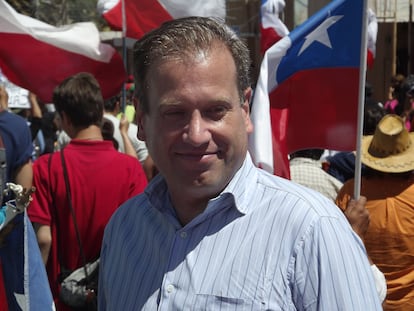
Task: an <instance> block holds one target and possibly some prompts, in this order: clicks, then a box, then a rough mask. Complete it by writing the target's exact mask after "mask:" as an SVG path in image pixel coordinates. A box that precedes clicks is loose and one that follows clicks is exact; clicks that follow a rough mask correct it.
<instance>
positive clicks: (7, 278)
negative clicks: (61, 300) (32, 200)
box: [0, 211, 55, 311]
mask: <svg viewBox="0 0 414 311" xmlns="http://www.w3.org/2000/svg"><path fill="white" fill-rule="evenodd" d="M12 221H13V223H14V227H13V229H12V231H11V233H10V234H8V235H7V238H6V241H5V242H4V244H3V245H1V246H0V269H1V270H0V310H1V311H3V310H4V311H6V310H16V311H17V310H27V311H30V310H33V311H37V310H45V311H47V310H55V306H54V303H53V298H52V293H51V291H50V287H49V280H48V278H47V274H46V269H45V265H44V263H43V261H42V257H41V255H40V250H39V246H38V244H37V240H36V235H35V233H34V230H33V226H32V223H31V222H30V220H29V218H28V217H27V214H26V211H25V212H24V213H21V214H18V215H17V216H16V217H15V218H14V219H13V220H12Z"/></svg>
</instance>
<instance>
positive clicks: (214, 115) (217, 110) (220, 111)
mask: <svg viewBox="0 0 414 311" xmlns="http://www.w3.org/2000/svg"><path fill="white" fill-rule="evenodd" d="M227 111H228V109H227V108H226V107H224V106H216V107H214V108H211V109H209V110H208V111H207V114H208V116H209V118H211V119H215V120H218V119H221V118H223V117H224V115H225V114H226V113H227Z"/></svg>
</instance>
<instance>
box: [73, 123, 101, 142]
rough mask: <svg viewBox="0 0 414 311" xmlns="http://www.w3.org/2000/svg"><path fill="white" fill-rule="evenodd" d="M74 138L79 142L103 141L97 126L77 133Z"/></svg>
mask: <svg viewBox="0 0 414 311" xmlns="http://www.w3.org/2000/svg"><path fill="white" fill-rule="evenodd" d="M72 138H73V139H79V140H103V137H102V132H101V129H100V127H98V126H96V125H91V126H89V127H87V128H84V129H81V130H79V131H77V132H75V135H74V136H73V137H72Z"/></svg>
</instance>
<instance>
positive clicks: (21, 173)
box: [14, 159, 33, 189]
mask: <svg viewBox="0 0 414 311" xmlns="http://www.w3.org/2000/svg"><path fill="white" fill-rule="evenodd" d="M14 181H15V183H16V184H18V185H21V186H22V187H23V189H30V188H31V187H32V183H33V169H32V160H31V159H28V160H27V162H26V163H25V164H23V165H21V166H20V167H19V168H18V169H17V170H16V171H15V172H14Z"/></svg>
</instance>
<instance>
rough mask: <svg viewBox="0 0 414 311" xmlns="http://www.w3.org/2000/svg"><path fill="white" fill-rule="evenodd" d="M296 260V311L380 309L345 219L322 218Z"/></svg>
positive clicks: (361, 249)
mask: <svg viewBox="0 0 414 311" xmlns="http://www.w3.org/2000/svg"><path fill="white" fill-rule="evenodd" d="M295 257H296V258H295V263H294V267H293V268H292V271H293V272H292V273H293V275H292V280H293V284H294V285H293V291H292V294H293V299H294V301H295V305H296V306H297V307H298V310H350V311H351V310H352V311H358V310H361V311H366V310H382V308H381V306H380V302H379V298H378V294H377V291H376V288H375V282H374V278H373V274H372V271H371V268H370V265H369V262H368V258H367V255H366V252H365V248H364V246H363V244H362V242H361V240H360V239H359V238H358V237H357V236H356V234H354V232H353V231H352V229H351V227H350V226H349V224H348V223H347V222H346V219H345V218H343V219H342V218H340V217H321V218H320V219H319V220H318V221H317V222H315V224H314V226H312V227H311V228H310V229H309V232H307V234H306V235H305V236H304V238H303V240H302V242H301V243H300V244H299V245H298V247H297V249H296V256H295Z"/></svg>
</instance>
